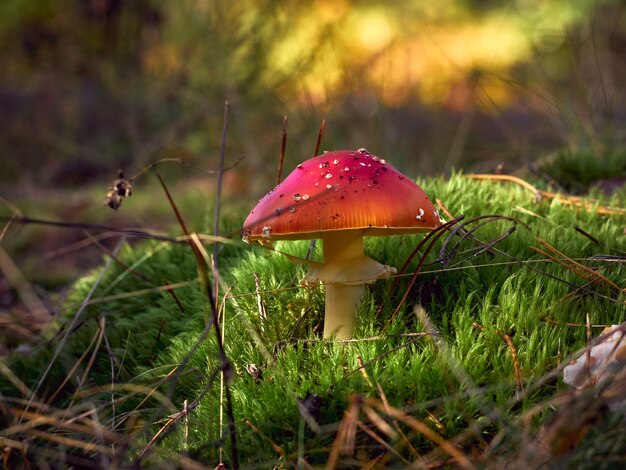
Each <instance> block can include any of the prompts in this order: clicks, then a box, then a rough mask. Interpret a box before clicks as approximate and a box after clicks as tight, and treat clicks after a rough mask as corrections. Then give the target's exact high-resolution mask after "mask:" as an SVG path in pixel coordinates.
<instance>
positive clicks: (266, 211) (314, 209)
mask: <svg viewBox="0 0 626 470" xmlns="http://www.w3.org/2000/svg"><path fill="white" fill-rule="evenodd" d="M439 225H440V219H439V214H438V213H437V211H436V210H435V208H434V207H433V204H432V202H430V199H428V196H427V195H426V193H424V191H423V190H422V189H421V188H420V187H419V186H418V185H417V184H415V183H414V182H413V181H412V180H411V179H410V178H408V177H406V176H404V175H403V174H402V173H400V172H399V171H397V170H395V169H394V168H392V167H391V166H389V164H388V163H386V162H385V160H383V159H381V158H378V157H376V156H374V155H372V154H370V153H369V152H368V151H367V150H365V149H359V150H337V151H334V152H326V153H324V154H323V155H320V156H317V157H314V158H311V159H309V160H307V161H305V162H303V163H301V164H300V165H298V166H297V168H296V169H295V170H294V171H293V172H291V174H289V176H287V177H286V178H285V179H284V181H283V182H282V183H280V184H279V185H278V186H276V187H275V188H274V189H272V190H271V191H270V192H269V193H267V194H266V195H265V196H264V197H263V198H262V199H261V200H260V201H259V203H258V204H257V206H256V207H255V208H254V209H253V210H252V211H251V212H250V215H248V217H247V219H246V220H245V222H244V224H243V229H242V231H241V232H242V236H243V239H244V241H246V242H250V241H258V242H260V243H262V244H263V243H267V242H271V241H274V240H312V239H320V238H321V239H322V242H323V257H324V262H323V263H314V262H307V265H308V272H307V276H306V278H305V280H304V283H310V282H311V281H317V280H320V281H322V282H323V283H324V286H325V290H326V294H325V296H326V311H325V316H324V338H329V337H331V336H335V337H336V338H337V339H347V338H350V337H351V336H352V328H353V324H354V317H355V314H356V311H357V307H358V305H359V302H360V300H361V297H362V295H363V291H364V289H365V284H371V283H373V282H375V281H376V279H378V278H381V277H387V276H389V275H391V274H394V273H395V272H396V269H395V268H393V267H390V266H385V265H382V264H380V263H378V262H376V261H374V260H373V259H371V258H368V257H367V256H365V255H364V254H363V237H366V236H374V237H380V236H389V235H398V234H407V233H420V232H430V231H431V230H433V229H435V228H437V227H439Z"/></svg>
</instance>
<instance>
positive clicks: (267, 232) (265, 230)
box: [261, 225, 272, 238]
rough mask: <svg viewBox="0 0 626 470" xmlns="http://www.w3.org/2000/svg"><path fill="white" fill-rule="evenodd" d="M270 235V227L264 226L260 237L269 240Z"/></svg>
mask: <svg viewBox="0 0 626 470" xmlns="http://www.w3.org/2000/svg"><path fill="white" fill-rule="evenodd" d="M271 235H272V227H270V226H269V225H266V226H265V227H263V229H262V230H261V236H262V237H263V238H269V237H270V236H271Z"/></svg>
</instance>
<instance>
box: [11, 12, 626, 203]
mask: <svg viewBox="0 0 626 470" xmlns="http://www.w3.org/2000/svg"><path fill="white" fill-rule="evenodd" d="M624 57H626V9H625V8H624V7H623V4H622V3H621V2H618V1H611V0H568V1H561V0H510V1H496V0H492V1H489V0H483V1H478V0H474V1H472V0H441V1H437V2H426V1H422V0H410V1H390V2H382V1H357V0H313V1H295V0H283V1H274V0H241V1H238V2H221V1H215V0H177V1H154V0H153V1H151V0H136V1H133V2H125V1H121V0H84V1H69V2H59V1H55V0H10V1H5V2H2V4H0V60H2V64H3V73H2V74H1V76H0V104H1V105H2V109H3V112H2V117H1V118H0V120H1V122H0V124H1V126H0V152H1V154H2V160H3V161H4V165H3V167H4V168H3V170H2V178H1V179H2V181H3V182H4V183H7V184H8V183H9V182H14V181H20V182H21V183H20V184H21V185H22V187H23V186H24V185H25V184H27V183H30V184H37V185H39V184H44V185H81V184H84V183H85V182H88V181H91V180H93V179H99V178H103V179H105V180H106V179H109V178H110V176H111V174H112V172H114V171H116V169H117V168H125V169H127V171H132V170H133V169H134V170H137V169H139V168H141V167H142V166H144V165H146V164H148V163H150V162H152V161H156V160H158V159H159V158H163V157H171V156H176V157H180V158H184V159H186V160H187V161H189V162H192V163H194V164H198V165H201V166H203V167H205V168H207V169H209V168H212V167H213V166H214V165H215V161H216V160H215V159H216V155H217V151H218V148H219V137H220V131H221V125H222V114H223V105H224V100H228V101H229V103H230V110H229V111H230V115H229V134H228V135H229V140H228V158H231V159H233V160H234V159H236V158H239V157H243V159H244V160H243V162H242V163H241V164H240V168H239V169H240V181H239V184H240V186H241V187H240V188H239V190H241V191H251V192H252V193H254V194H255V195H256V194H258V192H259V191H260V190H261V187H263V185H264V184H265V182H264V180H263V178H261V179H259V178H257V177H256V176H258V175H259V174H260V175H266V172H265V170H266V169H267V175H271V174H273V172H274V171H275V166H276V161H277V156H278V153H279V148H280V139H281V132H282V122H283V117H284V116H287V118H288V125H287V130H288V133H289V138H288V146H287V156H286V162H287V165H293V164H295V163H296V162H297V161H299V160H302V159H304V158H306V157H309V156H312V152H313V149H314V146H315V140H316V136H317V132H318V128H319V126H320V122H321V120H322V119H326V134H325V137H324V141H323V148H325V149H334V148H348V147H357V148H358V147H368V148H369V149H370V150H371V151H373V152H375V153H379V154H381V155H384V156H385V157H386V158H387V159H389V160H390V161H392V162H394V163H395V164H396V166H398V167H400V168H401V169H403V170H404V171H407V172H409V173H412V174H414V175H416V176H417V175H420V174H423V175H428V174H438V173H449V172H450V171H452V169H453V168H465V169H472V170H476V169H479V170H481V171H489V170H491V169H493V168H495V167H496V166H498V165H504V166H505V167H508V168H511V169H515V168H518V167H519V166H520V165H524V164H528V163H530V162H533V161H535V160H536V159H538V158H542V157H545V156H546V155H549V154H550V152H552V151H554V150H555V149H564V148H565V149H567V148H581V147H584V148H586V147H589V148H593V149H596V150H598V151H602V150H603V149H606V148H610V147H611V146H615V145H619V144H620V143H623V139H624V127H625V126H624V124H625V118H624V114H625V111H624V109H626V106H624V105H625V100H624V82H625V78H626V64H625V59H624ZM269 168H271V170H269ZM251 175H255V178H254V181H261V182H259V183H258V185H259V186H258V187H256V186H255V185H254V184H253V185H252V186H249V185H248V179H250V178H251ZM272 177H273V176H271V177H270V176H268V178H270V179H271V178H272ZM24 181H26V183H25V182H24ZM235 186H236V185H235V182H233V188H232V189H233V190H234V191H235V190H237V188H235Z"/></svg>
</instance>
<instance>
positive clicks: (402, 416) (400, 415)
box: [363, 397, 476, 469]
mask: <svg viewBox="0 0 626 470" xmlns="http://www.w3.org/2000/svg"><path fill="white" fill-rule="evenodd" d="M363 401H364V403H365V404H367V405H368V406H371V407H372V408H375V409H378V410H379V411H381V412H382V413H386V414H387V415H389V416H391V417H393V418H395V419H397V420H398V421H401V422H403V423H404V424H406V425H407V426H409V427H410V428H411V429H413V430H414V431H416V432H418V433H419V434H421V435H422V436H424V437H425V438H426V439H428V440H429V441H431V442H433V443H434V444H436V445H437V446H438V447H439V448H440V449H441V450H443V451H444V452H446V453H447V454H448V455H450V456H451V457H453V458H454V459H455V461H456V463H457V464H458V465H459V466H460V467H462V468H464V469H474V468H476V467H475V466H474V464H472V462H471V461H470V459H469V458H468V457H467V456H466V455H465V454H464V453H463V452H461V451H460V450H459V449H457V448H456V447H455V446H454V445H453V444H452V443H450V442H449V441H447V440H446V439H444V438H443V437H441V436H440V435H439V434H437V433H436V432H435V431H433V430H432V429H431V428H430V427H428V426H427V425H426V424H425V423H423V422H422V421H420V420H418V419H417V418H414V417H413V416H411V415H409V414H408V413H406V412H405V411H403V410H400V409H398V408H395V407H393V406H389V405H385V404H384V403H382V402H381V401H379V400H376V399H373V398H368V397H365V398H363Z"/></svg>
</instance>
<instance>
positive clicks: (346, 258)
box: [322, 232, 365, 339]
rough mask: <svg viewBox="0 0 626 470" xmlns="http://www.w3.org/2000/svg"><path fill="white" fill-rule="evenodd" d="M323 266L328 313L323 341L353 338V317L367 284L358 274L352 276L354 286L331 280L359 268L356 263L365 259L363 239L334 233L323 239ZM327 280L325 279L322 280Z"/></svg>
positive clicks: (350, 277) (359, 235)
mask: <svg viewBox="0 0 626 470" xmlns="http://www.w3.org/2000/svg"><path fill="white" fill-rule="evenodd" d="M322 240H323V244H324V246H323V249H324V264H325V269H326V270H327V276H328V277H326V276H325V277H326V282H325V288H326V295H325V297H326V311H325V314H324V338H330V337H331V336H334V337H335V338H336V339H349V338H351V337H352V330H353V327H354V317H355V316H356V313H357V310H358V306H359V303H360V301H361V297H362V296H363V291H364V289H365V283H364V282H359V281H362V279H361V276H360V273H359V272H354V273H352V272H349V273H348V278H349V279H350V281H356V282H357V283H355V284H349V285H348V284H345V283H341V282H333V281H332V280H329V279H332V278H335V277H339V275H340V273H341V272H344V276H342V277H344V278H345V271H346V270H348V271H350V270H351V266H358V265H359V263H357V262H356V261H357V260H359V259H361V258H365V255H364V254H363V236H362V235H361V234H360V233H358V234H355V233H354V232H352V233H350V232H335V233H330V234H327V235H325V236H324V238H323V239H322ZM322 280H324V279H322Z"/></svg>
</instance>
